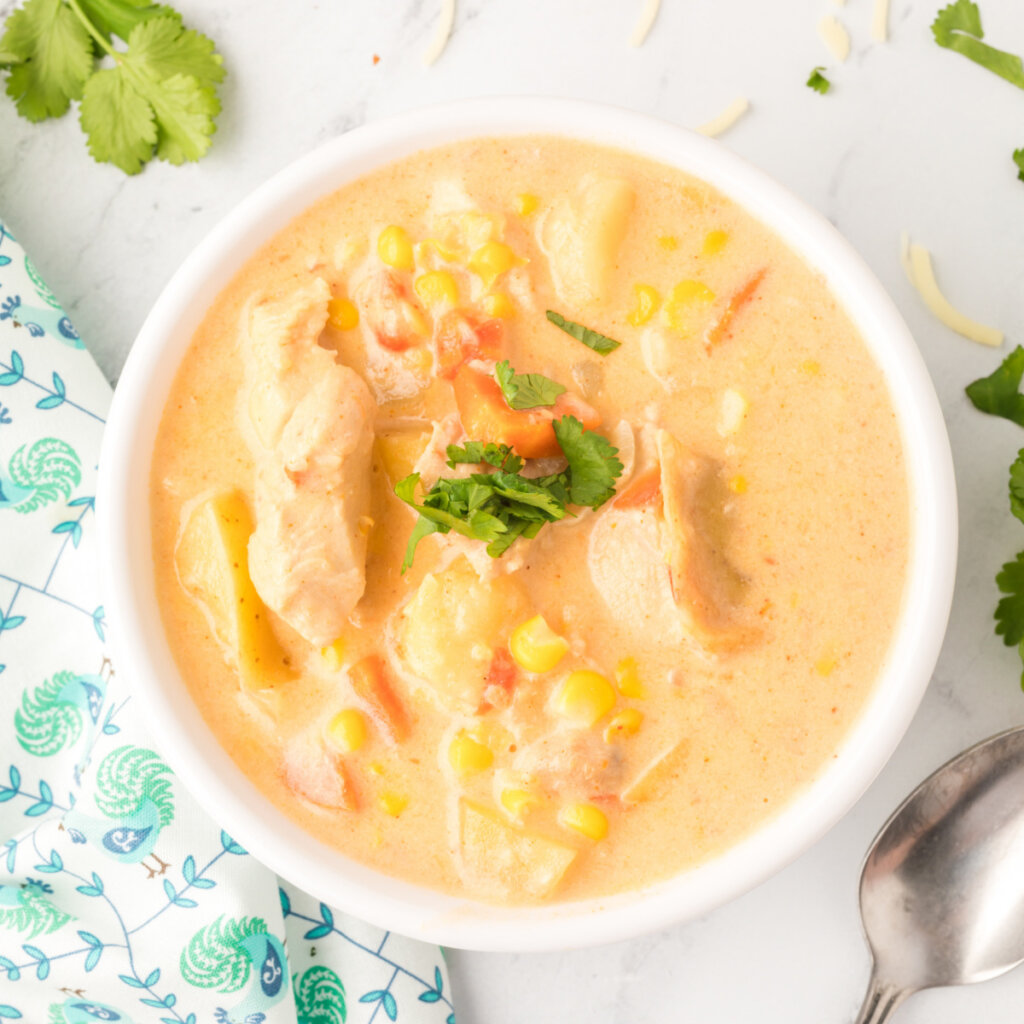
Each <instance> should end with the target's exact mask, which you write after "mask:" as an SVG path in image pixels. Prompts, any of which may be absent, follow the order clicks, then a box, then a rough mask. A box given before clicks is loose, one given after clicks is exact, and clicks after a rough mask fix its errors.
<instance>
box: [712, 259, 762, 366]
mask: <svg viewBox="0 0 1024 1024" xmlns="http://www.w3.org/2000/svg"><path fill="white" fill-rule="evenodd" d="M767 272H768V268H767V267H762V268H761V269H760V270H759V271H758V272H757V273H756V274H754V275H753V276H752V277H751V278H750V279H749V280H748V281H747V283H746V284H745V285H743V287H742V288H740V290H739V291H738V292H736V294H735V295H733V297H732V298H731V299H730V300H729V305H728V306H726V307H725V311H724V312H723V313H722V315H721V316H720V317H719V318H718V320H717V321H716V322H715V323H714V324H712V325H711V327H710V328H709V329H708V332H707V334H706V335H705V337H704V343H705V345H707V347H708V348H709V349H710V348H712V347H713V346H715V345H717V344H718V343H719V342H720V341H724V340H725V338H726V337H727V336H728V334H729V329H730V327H732V322H733V320H735V319H736V314H737V313H739V311H740V310H741V309H743V307H744V306H746V305H747V303H749V302H750V300H751V299H752V298H753V297H754V293H755V292H756V291H757V288H758V285H760V284H761V282H762V281H763V280H764V275H765V274H766V273H767Z"/></svg>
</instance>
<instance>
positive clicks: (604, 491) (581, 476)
mask: <svg viewBox="0 0 1024 1024" xmlns="http://www.w3.org/2000/svg"><path fill="white" fill-rule="evenodd" d="M551 425H552V426H553V427H554V429H555V437H556V438H558V443H559V445H560V446H561V448H562V451H563V452H564V453H565V457H566V459H568V460H569V494H570V497H571V499H572V503H573V504H574V505H586V506H589V507H590V508H600V506H601V505H603V504H604V503H605V502H606V501H607V500H608V499H609V498H610V497H611V496H612V495H613V494H614V493H615V481H616V480H617V479H618V478H619V477H620V476H621V475H622V468H623V467H622V463H621V462H620V461H619V459H618V458H617V456H618V454H619V450H618V448H616V447H614V445H612V443H611V442H610V441H609V440H608V438H606V437H603V436H602V435H601V434H598V433H595V432H594V431H593V430H584V429H583V424H582V423H580V421H579V420H578V419H576V417H575V416H563V417H562V418H561V419H558V420H555V421H554V422H553V423H552V424H551Z"/></svg>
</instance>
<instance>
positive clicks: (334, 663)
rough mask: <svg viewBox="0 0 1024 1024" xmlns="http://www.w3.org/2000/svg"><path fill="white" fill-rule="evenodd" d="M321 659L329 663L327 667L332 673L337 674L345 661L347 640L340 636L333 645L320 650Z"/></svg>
mask: <svg viewBox="0 0 1024 1024" xmlns="http://www.w3.org/2000/svg"><path fill="white" fill-rule="evenodd" d="M320 657H321V658H323V659H324V661H326V662H327V667H328V668H329V669H330V670H331V671H332V672H337V671H338V669H339V668H341V666H342V663H343V662H344V661H345V638H344V637H343V636H339V637H338V639H337V640H335V641H334V643H333V644H328V645H327V646H326V647H321V648H320Z"/></svg>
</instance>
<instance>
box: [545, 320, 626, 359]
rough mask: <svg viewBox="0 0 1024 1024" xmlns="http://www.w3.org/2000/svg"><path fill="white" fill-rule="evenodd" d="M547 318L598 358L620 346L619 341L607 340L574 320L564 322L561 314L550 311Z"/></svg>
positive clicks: (603, 335)
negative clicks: (591, 350)
mask: <svg viewBox="0 0 1024 1024" xmlns="http://www.w3.org/2000/svg"><path fill="white" fill-rule="evenodd" d="M547 317H548V320H550V321H551V323H553V324H554V325H555V326H556V327H558V328H559V329H560V330H563V331H565V333H566V334H569V335H571V336H572V337H574V338H575V339H576V340H577V341H582V342H583V344H584V345H586V346H587V348H591V349H593V350H594V351H595V352H596V353H597V354H598V355H600V356H606V355H608V353H609V352H614V351H615V350H616V349H617V348H618V347H619V346H620V345H621V344H622V342H621V341H616V340H615V339H614V338H609V337H608V336H607V335H606V334H601V333H600V332H599V331H592V330H591V329H590V328H589V327H584V326H583V324H578V323H576V322H575V321H574V320H566V319H565V317H564V316H562V314H561V313H556V312H555V311H554V310H552V309H549V310H548V311H547Z"/></svg>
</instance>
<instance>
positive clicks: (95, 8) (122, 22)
mask: <svg viewBox="0 0 1024 1024" xmlns="http://www.w3.org/2000/svg"><path fill="white" fill-rule="evenodd" d="M78 6H79V7H81V8H82V11H83V13H84V14H85V16H86V17H87V18H88V19H89V20H90V21H91V22H92V23H93V25H94V27H95V28H96V30H97V31H98V32H99V33H101V34H102V35H103V37H104V38H105V39H107V40H108V41H109V39H110V37H111V36H118V37H120V38H121V39H127V38H128V37H129V36H130V35H131V31H132V29H133V28H135V26H136V25H138V24H139V23H140V22H143V21H147V20H148V19H149V18H153V17H156V16H157V15H162V16H164V17H168V18H175V19H177V20H178V22H180V21H181V15H180V14H178V12H177V11H175V10H174V9H173V8H172V7H167V6H165V5H164V4H151V3H150V2H149V0H78Z"/></svg>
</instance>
